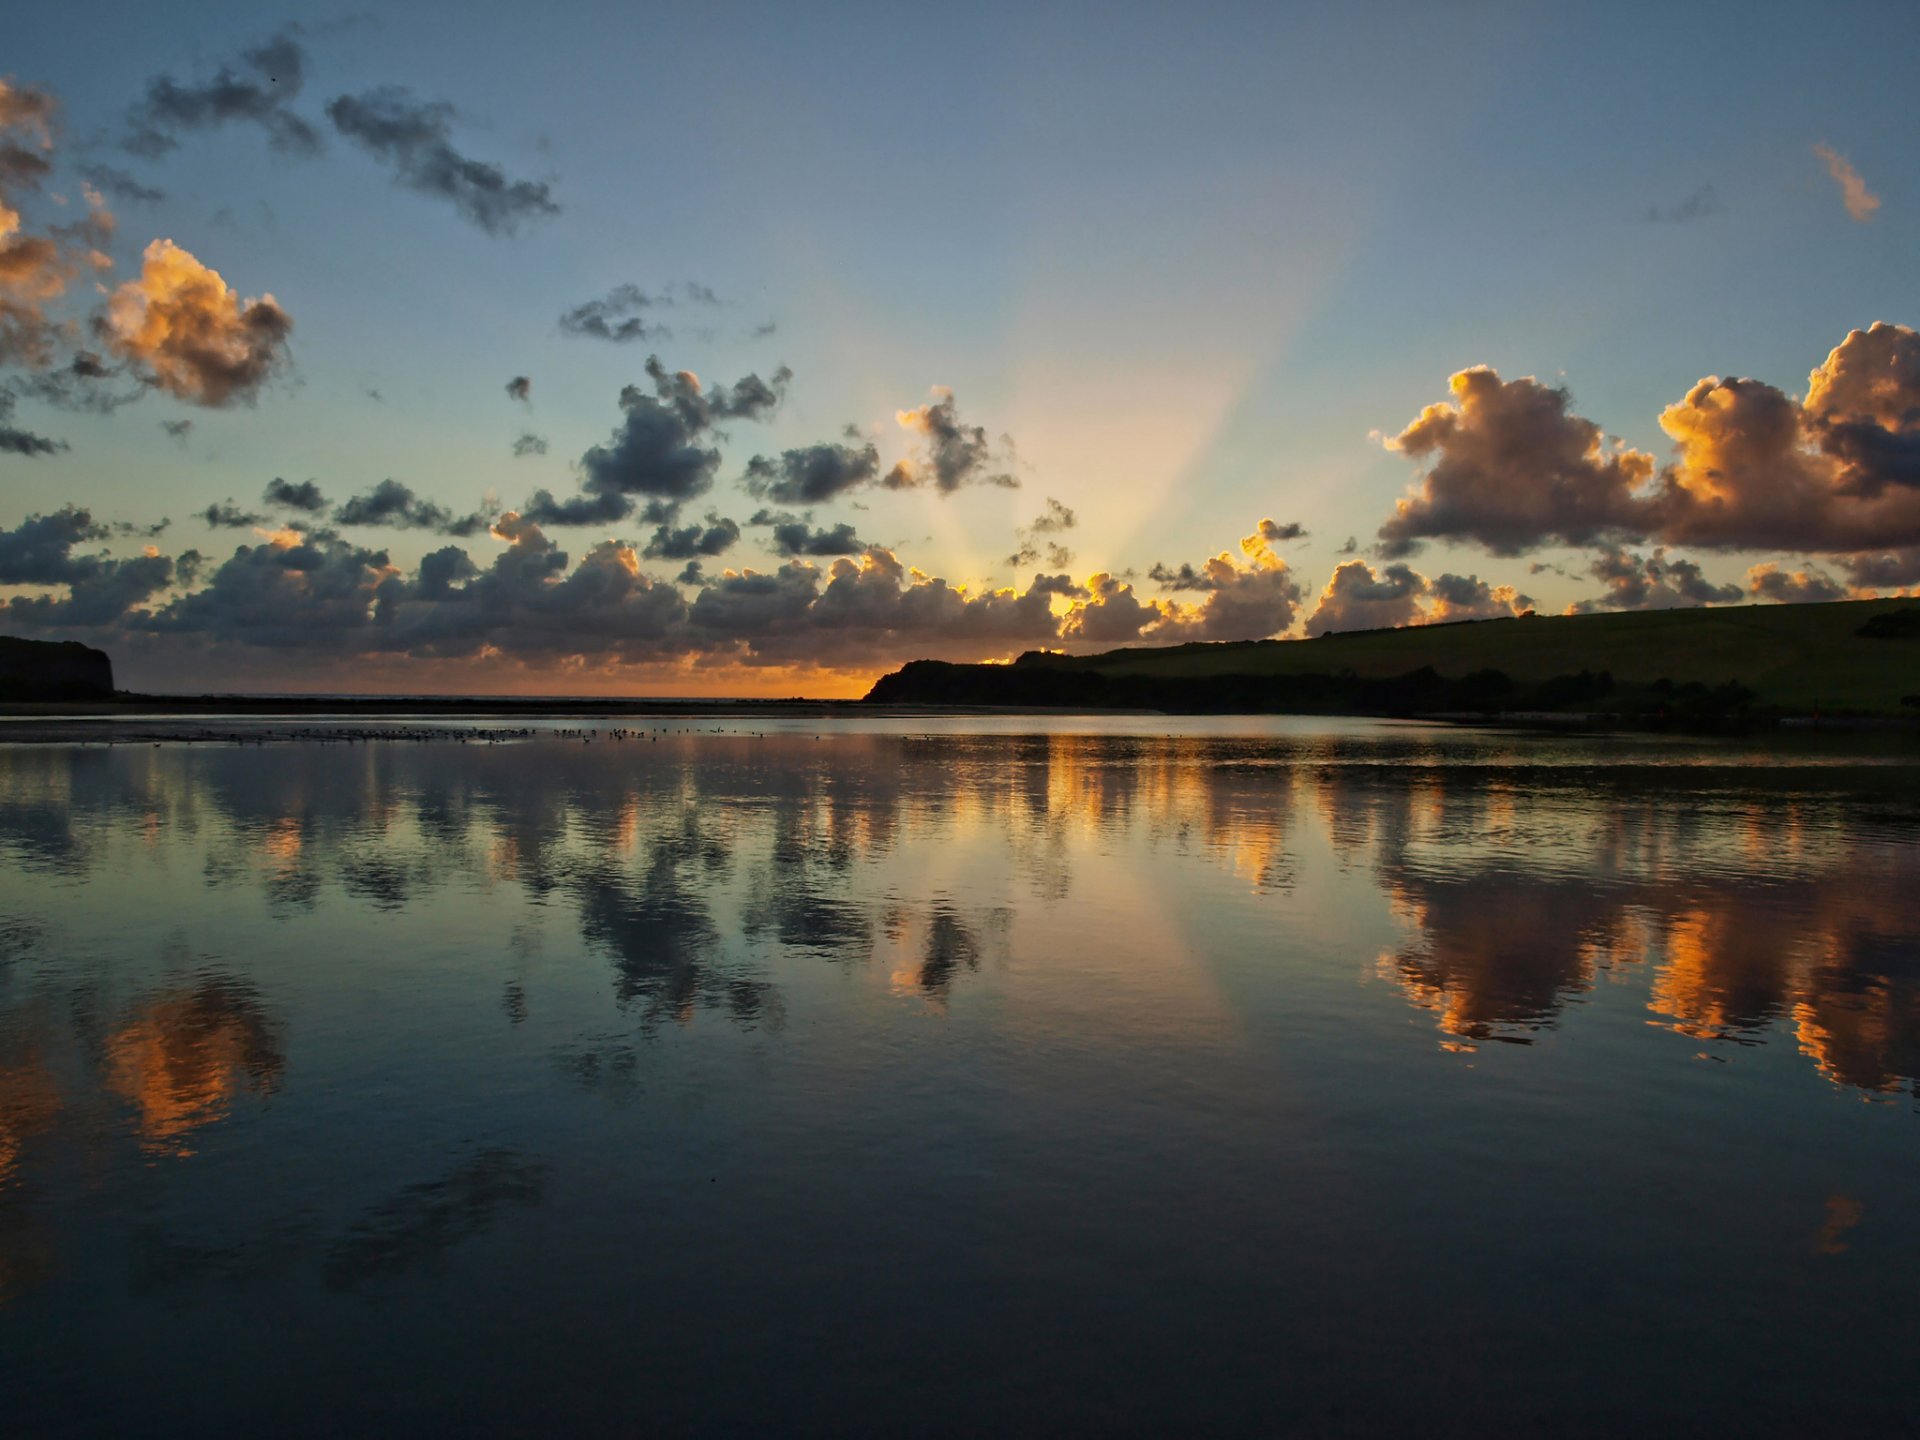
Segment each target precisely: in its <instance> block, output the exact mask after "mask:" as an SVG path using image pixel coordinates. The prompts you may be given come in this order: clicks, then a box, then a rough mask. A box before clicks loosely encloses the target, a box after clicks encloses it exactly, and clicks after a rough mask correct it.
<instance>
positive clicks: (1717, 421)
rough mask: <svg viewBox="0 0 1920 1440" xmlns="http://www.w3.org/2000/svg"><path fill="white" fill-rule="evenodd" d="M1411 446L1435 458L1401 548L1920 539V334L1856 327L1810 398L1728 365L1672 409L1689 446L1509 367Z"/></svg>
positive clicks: (1663, 419) (1863, 545) (1442, 408)
mask: <svg viewBox="0 0 1920 1440" xmlns="http://www.w3.org/2000/svg"><path fill="white" fill-rule="evenodd" d="M1453 388H1454V391H1455V394H1456V396H1458V397H1459V404H1458V405H1457V406H1456V405H1451V404H1448V405H1435V406H1430V407H1428V409H1427V410H1426V411H1425V412H1424V413H1423V414H1422V415H1421V417H1420V418H1419V419H1418V420H1416V421H1415V422H1414V424H1413V425H1411V426H1409V427H1408V429H1407V430H1406V432H1404V433H1403V434H1402V435H1401V436H1400V437H1398V438H1397V439H1396V440H1394V441H1391V442H1389V443H1390V445H1392V447H1393V448H1396V449H1399V450H1401V451H1402V452H1404V453H1407V454H1409V455H1412V456H1414V457H1415V458H1420V459H1428V458H1430V459H1431V461H1432V463H1431V466H1430V468H1429V470H1428V471H1427V473H1426V475H1425V476H1423V477H1422V479H1421V481H1420V483H1419V484H1418V486H1416V488H1415V490H1414V492H1413V493H1412V494H1411V495H1409V496H1408V497H1407V498H1406V499H1403V500H1402V501H1400V502H1399V506H1398V508H1397V510H1396V513H1395V514H1394V515H1393V516H1392V517H1391V518H1390V519H1389V520H1388V521H1387V523H1386V524H1385V525H1383V526H1381V528H1380V532H1379V533H1380V538H1381V550H1382V552H1383V553H1385V554H1387V555H1389V556H1394V555H1402V554H1406V553H1408V552H1410V551H1412V550H1414V549H1417V548H1418V546H1419V542H1420V541H1421V540H1422V539H1427V538H1433V539H1444V540H1451V541H1465V542H1470V543H1475V544H1478V545H1481V546H1483V547H1485V548H1486V549H1488V550H1490V551H1492V552H1493V553H1494V554H1497V555H1516V554H1520V553H1523V552H1524V551H1526V550H1527V549H1529V548H1531V547H1533V546H1537V545H1542V544H1551V543H1558V544H1568V545H1586V544H1592V543H1600V544H1605V545H1609V546H1618V545H1622V544H1631V543H1659V544H1664V545H1675V546H1679V545H1686V546H1693V547H1700V548H1709V549H1718V550H1739V549H1746V550H1775V551H1790V552H1798V553H1828V554H1857V553H1866V552H1874V553H1881V552H1885V551H1888V550H1899V549H1905V548H1909V547H1914V546H1920V333H1916V332H1915V331H1913V330H1910V329H1908V328H1907V327H1905V326H1901V325H1892V324H1888V323H1886V322H1884V321H1883V322H1878V323H1876V324H1874V325H1873V326H1872V327H1870V328H1869V329H1867V330H1855V331H1852V332H1850V333H1849V334H1848V335H1847V337H1846V339H1844V340H1843V341H1842V342H1841V343H1840V344H1839V345H1837V346H1836V347H1835V348H1834V349H1833V351H1832V352H1831V353H1830V354H1829V355H1828V356H1827V358H1826V360H1825V361H1824V362H1823V363H1822V364H1820V365H1819V366H1817V367H1816V368H1815V369H1814V370H1813V372H1812V373H1811V374H1810V375H1809V377H1808V386H1807V395H1806V399H1805V400H1804V401H1801V400H1796V399H1795V398H1794V397H1793V396H1791V395H1789V394H1787V393H1786V392H1784V391H1782V390H1780V389H1778V388H1777V387H1775V386H1773V385H1769V384H1767V383H1766V382H1764V381H1760V380H1749V379H1741V378H1738V377H1735V378H1729V379H1721V378H1719V377H1716V376H1708V377H1707V378H1705V379H1703V380H1701V381H1699V382H1698V383H1697V384H1695V385H1694V386H1693V387H1692V388H1691V389H1690V390H1689V391H1688V392H1687V394H1686V395H1685V396H1684V397H1683V398H1682V399H1681V400H1679V401H1677V402H1676V403H1674V404H1672V405H1670V406H1668V407H1667V408H1666V409H1665V410H1664V411H1663V412H1662V414H1661V416H1660V425H1661V428H1662V429H1663V430H1665V431H1666V432H1667V434H1668V435H1669V436H1671V437H1672V439H1673V441H1674V452H1675V453H1674V458H1673V460H1672V461H1670V462H1669V463H1667V464H1666V465H1663V466H1659V467H1658V469H1657V472H1656V467H1655V463H1654V461H1653V459H1652V457H1651V456H1648V455H1645V454H1642V453H1640V452H1638V451H1634V450H1629V449H1626V448H1624V447H1622V446H1620V445H1619V444H1618V443H1617V442H1609V441H1606V440H1604V437H1603V436H1602V435H1601V432H1600V429H1599V427H1598V426H1597V425H1595V424H1594V423H1593V422H1592V421H1590V420H1586V419H1584V418H1582V417H1580V416H1578V415H1574V414H1572V413H1570V411H1569V410H1568V407H1567V398H1566V392H1565V391H1562V390H1554V389H1548V388H1547V387H1545V386H1542V385H1540V384H1539V383H1538V382H1537V381H1534V380H1530V379H1526V380H1516V381H1513V382H1511V383H1509V382H1503V381H1502V380H1501V379H1500V378H1499V376H1498V375H1496V374H1495V373H1494V372H1493V371H1491V370H1488V369H1485V368H1481V369H1476V370H1468V371H1463V372H1462V373H1461V374H1459V375H1456V376H1455V377H1454V380H1453Z"/></svg>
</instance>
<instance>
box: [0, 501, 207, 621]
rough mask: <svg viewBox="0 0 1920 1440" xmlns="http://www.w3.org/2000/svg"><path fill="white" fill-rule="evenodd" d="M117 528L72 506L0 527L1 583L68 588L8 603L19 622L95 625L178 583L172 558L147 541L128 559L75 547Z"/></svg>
mask: <svg viewBox="0 0 1920 1440" xmlns="http://www.w3.org/2000/svg"><path fill="white" fill-rule="evenodd" d="M111 534H112V529H111V527H109V526H106V525H102V524H99V523H98V522H96V521H95V520H94V518H93V514H92V512H91V511H88V510H85V509H80V508H78V507H75V506H72V505H69V506H67V507H65V508H64V509H61V510H58V511H55V512H54V513H53V514H51V515H30V516H28V517H27V518H26V519H25V520H23V521H21V522H20V524H19V525H17V526H15V527H14V528H13V529H12V530H0V585H23V586H44V587H64V588H65V590H66V594H65V595H58V596H56V595H15V596H13V597H12V598H10V599H9V600H7V601H6V602H5V614H6V616H7V619H8V620H9V621H10V622H11V623H12V624H14V625H17V626H20V627H22V628H30V629H47V628H51V627H68V628H75V629H90V628H94V627H98V626H103V625H109V624H112V623H113V622H114V621H116V620H118V619H120V618H121V617H122V616H123V615H125V614H126V613H127V611H128V610H129V609H131V608H132V607H133V606H136V605H139V604H142V603H144V602H145V601H147V600H148V599H150V598H151V597H152V596H154V595H157V594H159V593H160V592H161V591H163V590H165V589H166V588H167V587H168V586H169V585H170V584H172V583H173V578H174V562H173V561H172V560H170V559H169V558H167V557H166V556H164V555H161V554H159V553H158V552H156V551H153V550H152V549H151V548H149V550H148V552H147V553H145V554H142V555H138V556H134V557H132V558H129V559H115V558H113V557H112V556H109V555H106V554H104V553H95V552H88V553H83V554H76V553H74V552H75V551H76V550H77V549H78V548H79V547H80V546H82V545H89V544H93V543H96V542H99V541H102V540H105V539H107V538H108V536H109V535H111Z"/></svg>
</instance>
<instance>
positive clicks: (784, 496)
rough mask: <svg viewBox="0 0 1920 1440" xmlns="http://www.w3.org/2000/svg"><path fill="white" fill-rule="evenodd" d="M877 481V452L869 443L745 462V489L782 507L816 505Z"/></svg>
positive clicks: (804, 450)
mask: <svg viewBox="0 0 1920 1440" xmlns="http://www.w3.org/2000/svg"><path fill="white" fill-rule="evenodd" d="M879 478H880V452H879V451H878V450H877V449H875V448H874V447H873V446H872V445H871V444H867V445H862V446H859V447H857V448H856V447H855V446H852V445H841V444H834V443H831V442H827V443H823V444H819V445H807V446H803V447H802V448H800V449H798V450H785V451H782V452H781V453H780V454H779V455H778V456H774V457H769V456H765V455H756V456H754V457H753V458H752V459H751V460H749V461H748V462H747V480H746V484H747V489H748V490H749V491H751V492H752V493H753V494H755V495H758V496H760V497H761V498H763V499H767V500H773V501H776V502H777V503H779V504H782V505H818V504H820V503H822V502H823V501H827V500H832V499H834V498H835V497H837V496H839V495H843V494H845V493H846V492H847V491H849V490H853V489H857V488H858V487H860V486H862V485H871V484H873V483H874V482H875V481H876V480H878V479H879Z"/></svg>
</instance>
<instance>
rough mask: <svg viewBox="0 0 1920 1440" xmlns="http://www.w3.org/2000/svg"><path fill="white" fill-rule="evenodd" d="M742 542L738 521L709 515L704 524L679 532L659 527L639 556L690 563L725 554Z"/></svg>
mask: <svg viewBox="0 0 1920 1440" xmlns="http://www.w3.org/2000/svg"><path fill="white" fill-rule="evenodd" d="M739 539H740V526H739V524H738V523H737V522H736V521H733V520H728V519H724V518H723V517H721V516H718V515H711V514H710V515H708V516H707V523H706V524H704V525H686V526H682V527H680V528H679V529H675V528H673V527H672V526H670V525H662V526H660V528H659V529H657V530H655V531H654V532H653V538H652V539H651V540H649V541H647V547H646V549H644V550H642V551H641V552H640V553H641V555H642V556H643V557H644V558H646V559H648V560H691V559H694V558H696V557H699V556H709V557H711V556H714V555H724V554H726V552H727V551H729V550H731V549H732V548H733V546H734V544H735V542H737V541H738V540H739Z"/></svg>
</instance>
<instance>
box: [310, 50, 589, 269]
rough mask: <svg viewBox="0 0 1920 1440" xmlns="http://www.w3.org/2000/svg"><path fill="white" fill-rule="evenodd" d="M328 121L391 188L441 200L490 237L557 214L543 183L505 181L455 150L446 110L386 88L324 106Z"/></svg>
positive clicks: (450, 117)
mask: <svg viewBox="0 0 1920 1440" xmlns="http://www.w3.org/2000/svg"><path fill="white" fill-rule="evenodd" d="M327 118H328V119H329V120H331V121H332V122H333V127H334V129H336V130H338V131H339V132H340V133H341V134H342V135H344V136H346V137H347V139H349V140H351V141H353V142H354V143H355V144H357V145H359V146H360V147H361V148H362V149H363V150H365V151H367V153H369V154H370V155H373V156H374V157H375V158H376V159H379V160H382V161H384V162H385V163H386V165H387V167H388V168H389V169H390V170H391V171H392V172H393V178H394V182H395V183H396V184H398V185H402V186H405V187H406V188H407V189H409V190H413V191H415V192H417V193H419V194H422V195H428V196H431V197H433V198H434V199H437V200H444V201H446V202H447V203H448V204H450V205H452V206H453V208H454V209H455V210H456V211H457V212H458V213H459V214H460V215H461V216H462V217H463V218H464V219H466V220H468V221H470V222H472V223H473V224H474V225H477V226H478V227H479V228H480V229H482V230H484V231H486V232H487V233H488V234H489V235H510V234H512V233H513V232H514V231H515V230H517V229H519V227H520V225H521V224H522V223H523V222H525V221H528V220H537V219H541V218H543V217H545V216H549V215H558V214H559V213H560V206H559V204H558V203H557V202H556V201H555V200H554V198H553V192H552V189H551V187H550V186H548V185H547V184H546V182H544V181H533V180H515V179H511V178H509V177H508V176H507V174H506V173H505V172H504V171H502V170H501V169H500V167H499V166H497V165H490V164H487V163H486V162H484V161H480V160H474V159H471V158H470V157H468V156H465V155H462V154H461V153H460V152H459V151H458V150H456V149H455V148H454V145H453V128H452V123H451V122H452V120H453V107H452V106H451V105H447V104H444V103H438V102H428V101H420V100H416V99H414V98H413V96H412V94H410V93H409V92H408V91H407V90H405V89H403V88H401V87H400V86H397V85H384V86H380V87H378V88H376V89H372V90H367V91H363V92H362V93H361V94H359V95H342V96H340V97H338V98H337V99H335V100H333V101H331V102H329V103H328V105H327Z"/></svg>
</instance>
